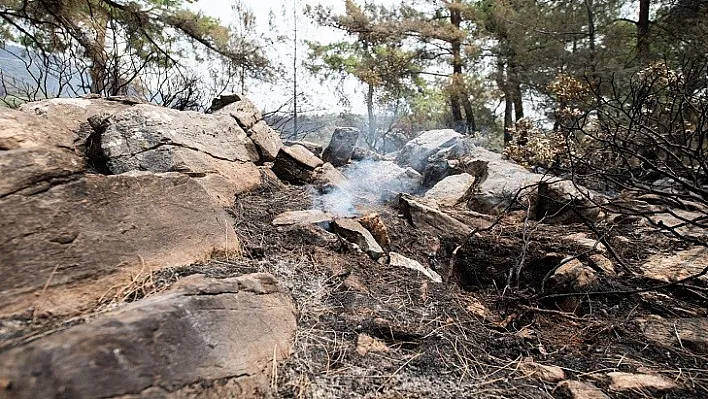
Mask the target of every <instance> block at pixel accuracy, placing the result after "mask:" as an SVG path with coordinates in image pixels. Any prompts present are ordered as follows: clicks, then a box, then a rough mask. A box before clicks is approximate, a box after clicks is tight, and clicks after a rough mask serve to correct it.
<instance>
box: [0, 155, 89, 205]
mask: <svg viewBox="0 0 708 399" xmlns="http://www.w3.org/2000/svg"><path fill="white" fill-rule="evenodd" d="M83 170H84V160H83V159H81V158H79V157H78V156H77V155H76V154H74V153H72V152H70V151H67V150H63V149H59V148H51V147H46V148H42V147H34V148H32V147H30V148H19V149H14V150H8V151H0V199H2V198H3V197H5V196H7V195H10V194H14V193H17V192H20V191H22V190H25V189H30V190H34V191H43V190H46V189H48V188H49V187H51V186H53V185H55V184H59V183H62V182H66V181H68V180H72V179H77V178H78V177H79V176H78V174H80V173H81V172H83Z"/></svg>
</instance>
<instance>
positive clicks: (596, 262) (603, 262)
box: [588, 254, 617, 277]
mask: <svg viewBox="0 0 708 399" xmlns="http://www.w3.org/2000/svg"><path fill="white" fill-rule="evenodd" d="M588 260H589V261H590V266H592V267H593V268H595V270H600V271H602V273H604V274H605V275H606V276H609V277H617V271H616V270H615V265H614V264H613V263H612V261H611V260H609V259H607V258H606V257H604V256H603V255H599V254H596V255H590V257H589V258H588Z"/></svg>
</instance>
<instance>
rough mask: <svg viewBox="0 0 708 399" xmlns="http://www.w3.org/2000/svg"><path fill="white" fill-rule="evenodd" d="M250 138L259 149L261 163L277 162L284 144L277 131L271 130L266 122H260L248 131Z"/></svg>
mask: <svg viewBox="0 0 708 399" xmlns="http://www.w3.org/2000/svg"><path fill="white" fill-rule="evenodd" d="M246 134H247V135H248V137H249V138H250V139H251V141H253V144H255V145H256V148H258V154H259V155H260V158H261V162H271V161H275V157H277V156H278V152H279V151H280V148H281V147H282V146H283V142H282V141H281V140H280V136H279V135H278V133H276V132H275V130H273V129H271V127H270V126H268V124H267V123H265V121H258V122H257V123H256V124H255V125H253V127H251V128H250V129H248V130H247V131H246Z"/></svg>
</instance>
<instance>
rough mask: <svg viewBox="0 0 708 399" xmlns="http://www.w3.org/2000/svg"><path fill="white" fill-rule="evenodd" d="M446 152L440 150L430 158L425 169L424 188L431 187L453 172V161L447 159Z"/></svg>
mask: <svg viewBox="0 0 708 399" xmlns="http://www.w3.org/2000/svg"><path fill="white" fill-rule="evenodd" d="M445 154H446V153H445V152H444V151H440V152H438V153H437V154H435V155H431V156H430V157H429V158H428V164H427V165H426V166H425V171H423V188H431V187H433V186H434V185H436V184H437V183H438V182H440V181H442V180H443V179H445V178H446V177H448V176H450V175H451V174H453V168H452V165H451V161H448V160H447V158H446V157H445ZM453 162H456V161H453Z"/></svg>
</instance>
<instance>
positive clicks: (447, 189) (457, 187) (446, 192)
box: [425, 173, 475, 206]
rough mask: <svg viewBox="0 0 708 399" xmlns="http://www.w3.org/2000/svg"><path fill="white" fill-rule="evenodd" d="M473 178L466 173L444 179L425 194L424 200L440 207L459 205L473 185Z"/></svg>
mask: <svg viewBox="0 0 708 399" xmlns="http://www.w3.org/2000/svg"><path fill="white" fill-rule="evenodd" d="M474 180H475V178H474V176H471V175H469V174H467V173H463V174H461V175H453V176H449V177H446V178H445V179H443V180H442V181H441V182H439V183H438V184H436V185H435V187H433V188H431V189H430V190H428V191H427V192H426V193H425V198H427V199H430V200H433V201H435V202H437V203H438V204H440V205H445V206H454V205H457V204H458V203H460V201H462V200H463V199H464V197H465V194H467V192H468V190H469V189H470V187H472V184H473V183H474Z"/></svg>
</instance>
